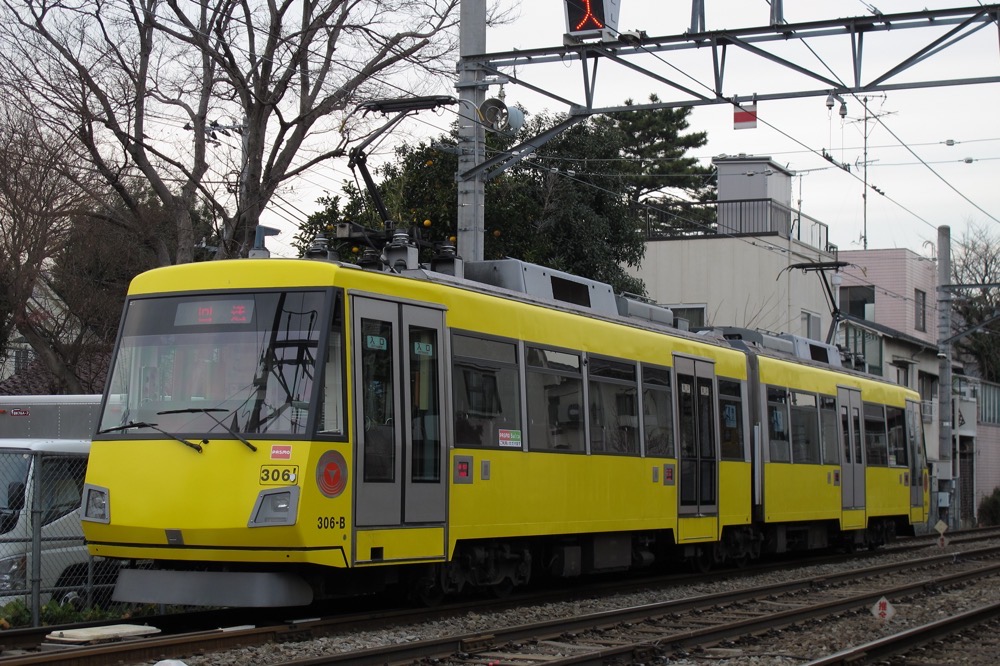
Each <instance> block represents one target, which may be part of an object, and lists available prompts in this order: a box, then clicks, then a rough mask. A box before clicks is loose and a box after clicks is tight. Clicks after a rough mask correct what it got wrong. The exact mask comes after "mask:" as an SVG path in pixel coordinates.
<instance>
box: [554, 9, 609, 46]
mask: <svg viewBox="0 0 1000 666" xmlns="http://www.w3.org/2000/svg"><path fill="white" fill-rule="evenodd" d="M619 2H620V0H563V3H564V5H565V7H566V34H567V35H569V36H571V37H574V38H576V39H590V38H594V37H597V38H600V39H601V40H603V41H613V40H616V39H618V10H619V8H620V5H619Z"/></svg>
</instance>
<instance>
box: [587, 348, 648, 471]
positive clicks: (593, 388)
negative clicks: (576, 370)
mask: <svg viewBox="0 0 1000 666" xmlns="http://www.w3.org/2000/svg"><path fill="white" fill-rule="evenodd" d="M587 376H588V380H589V387H588V388H589V390H590V412H589V414H590V451H591V453H621V454H626V455H633V456H637V455H639V404H638V400H637V399H636V397H637V395H638V385H637V383H636V375H635V366H634V365H632V364H630V363H623V362H621V361H611V360H608V359H603V358H595V357H593V356H591V357H590V358H589V360H588V365H587Z"/></svg>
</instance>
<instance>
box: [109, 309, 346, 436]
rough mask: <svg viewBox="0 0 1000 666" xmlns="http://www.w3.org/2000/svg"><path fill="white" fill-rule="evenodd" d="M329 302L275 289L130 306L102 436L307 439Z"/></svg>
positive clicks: (117, 355) (116, 362) (117, 352)
mask: <svg viewBox="0 0 1000 666" xmlns="http://www.w3.org/2000/svg"><path fill="white" fill-rule="evenodd" d="M327 300H328V292H322V291H287V292H280V291H274V292H260V293H235V292H234V293H226V294H211V295H205V294H193V295H187V296H170V297H162V298H144V299H135V300H132V301H130V302H129V303H128V307H127V309H126V313H125V322H124V326H123V330H122V335H121V339H120V340H119V343H118V347H117V350H116V354H115V359H114V365H113V370H112V375H111V381H110V384H109V386H108V398H107V400H106V402H105V405H104V412H103V414H102V415H101V426H100V430H102V431H108V432H109V433H111V434H129V435H135V434H150V435H153V434H156V432H157V431H159V432H161V433H162V432H166V433H200V434H207V433H215V434H216V436H218V435H223V436H225V434H227V433H232V434H253V435H261V434H270V435H294V434H300V433H305V432H306V428H307V422H308V419H309V407H310V405H311V404H314V396H313V393H314V391H315V390H316V388H317V386H318V384H320V383H322V379H321V381H319V382H317V381H316V372H317V367H318V366H317V363H318V360H317V355H318V353H319V350H320V339H321V332H322V331H324V330H325V329H326V324H325V323H324V322H326V321H328V318H327V314H326V312H327V310H326V302H327ZM130 424H132V425H130Z"/></svg>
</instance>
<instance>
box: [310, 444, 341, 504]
mask: <svg viewBox="0 0 1000 666" xmlns="http://www.w3.org/2000/svg"><path fill="white" fill-rule="evenodd" d="M316 487H317V488H319V491H320V492H321V493H323V495H324V496H326V497H330V498H334V497H337V496H338V495H340V494H341V493H342V492H344V488H346V487H347V461H346V460H345V459H344V456H342V455H341V454H340V452H338V451H327V452H326V453H324V454H323V455H322V456H320V459H319V463H318V464H317V465H316Z"/></svg>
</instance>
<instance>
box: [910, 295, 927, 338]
mask: <svg viewBox="0 0 1000 666" xmlns="http://www.w3.org/2000/svg"><path fill="white" fill-rule="evenodd" d="M913 327H914V328H915V329H917V330H918V331H926V330H927V294H926V293H924V292H922V291H920V290H919V289H914V290H913Z"/></svg>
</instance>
